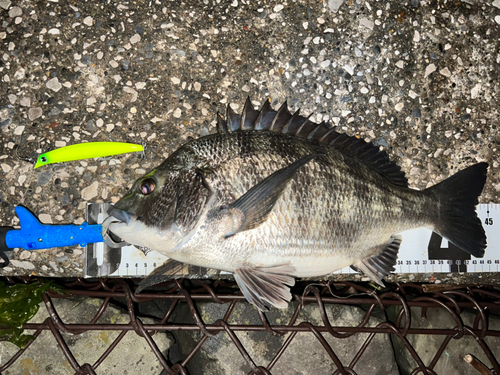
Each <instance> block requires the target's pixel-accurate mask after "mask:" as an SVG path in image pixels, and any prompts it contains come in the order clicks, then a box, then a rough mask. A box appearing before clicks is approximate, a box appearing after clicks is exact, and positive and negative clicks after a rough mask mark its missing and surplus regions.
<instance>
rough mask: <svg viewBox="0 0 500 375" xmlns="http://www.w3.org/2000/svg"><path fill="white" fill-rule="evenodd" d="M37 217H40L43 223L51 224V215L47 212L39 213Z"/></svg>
mask: <svg viewBox="0 0 500 375" xmlns="http://www.w3.org/2000/svg"><path fill="white" fill-rule="evenodd" d="M38 219H40V221H41V222H42V223H43V224H53V222H52V216H50V215H49V214H39V215H38Z"/></svg>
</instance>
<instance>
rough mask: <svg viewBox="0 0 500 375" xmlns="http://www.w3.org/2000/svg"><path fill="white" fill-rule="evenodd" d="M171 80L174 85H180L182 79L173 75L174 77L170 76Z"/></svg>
mask: <svg viewBox="0 0 500 375" xmlns="http://www.w3.org/2000/svg"><path fill="white" fill-rule="evenodd" d="M170 80H171V81H172V83H173V84H174V85H178V84H179V83H181V80H180V79H179V78H177V77H172V78H170Z"/></svg>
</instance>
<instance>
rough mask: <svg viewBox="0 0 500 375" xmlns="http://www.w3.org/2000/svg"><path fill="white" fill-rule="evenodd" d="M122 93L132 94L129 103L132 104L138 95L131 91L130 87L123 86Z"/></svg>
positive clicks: (133, 90)
mask: <svg viewBox="0 0 500 375" xmlns="http://www.w3.org/2000/svg"><path fill="white" fill-rule="evenodd" d="M123 91H125V92H126V93H128V94H132V99H130V103H133V102H135V101H136V100H137V96H138V95H139V93H138V92H137V91H135V89H133V88H132V87H128V86H125V87H124V88H123Z"/></svg>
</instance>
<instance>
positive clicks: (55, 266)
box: [49, 261, 59, 272]
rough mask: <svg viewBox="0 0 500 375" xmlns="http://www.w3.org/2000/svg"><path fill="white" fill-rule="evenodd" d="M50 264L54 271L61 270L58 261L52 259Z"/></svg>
mask: <svg viewBox="0 0 500 375" xmlns="http://www.w3.org/2000/svg"><path fill="white" fill-rule="evenodd" d="M49 265H50V266H51V267H52V268H53V269H54V271H56V272H59V268H57V265H56V262H54V261H50V262H49Z"/></svg>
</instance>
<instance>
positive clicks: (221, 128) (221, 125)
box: [217, 112, 229, 133]
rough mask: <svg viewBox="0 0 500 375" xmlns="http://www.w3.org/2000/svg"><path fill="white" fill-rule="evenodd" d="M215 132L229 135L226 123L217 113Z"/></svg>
mask: <svg viewBox="0 0 500 375" xmlns="http://www.w3.org/2000/svg"><path fill="white" fill-rule="evenodd" d="M217 132H218V133H229V131H228V130H227V122H226V120H224V119H223V118H222V116H221V115H220V113H219V112H217Z"/></svg>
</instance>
